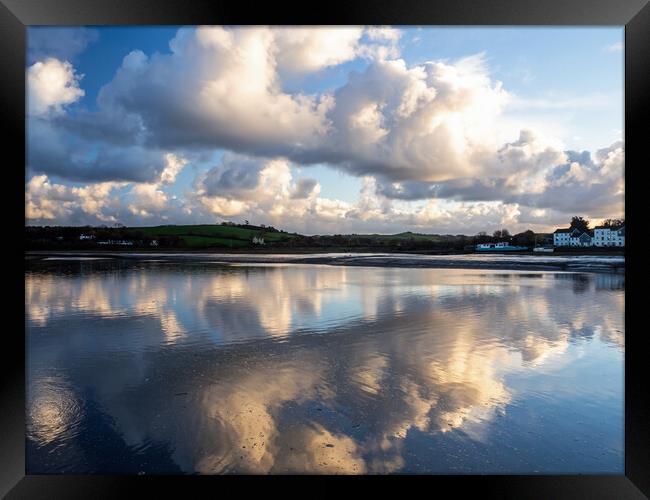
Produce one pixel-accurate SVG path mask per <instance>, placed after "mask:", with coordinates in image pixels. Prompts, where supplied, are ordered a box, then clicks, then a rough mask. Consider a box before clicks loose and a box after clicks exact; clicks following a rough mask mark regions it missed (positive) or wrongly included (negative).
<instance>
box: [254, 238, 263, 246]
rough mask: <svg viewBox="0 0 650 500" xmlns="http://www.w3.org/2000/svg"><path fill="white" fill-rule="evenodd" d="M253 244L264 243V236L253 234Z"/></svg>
mask: <svg viewBox="0 0 650 500" xmlns="http://www.w3.org/2000/svg"><path fill="white" fill-rule="evenodd" d="M253 244H254V245H264V238H263V237H262V236H259V237H258V236H253Z"/></svg>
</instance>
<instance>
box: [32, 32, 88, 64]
mask: <svg viewBox="0 0 650 500" xmlns="http://www.w3.org/2000/svg"><path fill="white" fill-rule="evenodd" d="M98 39H99V32H98V31H97V30H93V29H89V28H75V29H70V28H66V27H62V28H59V27H50V26H32V27H29V28H28V30H27V61H28V64H32V63H34V62H36V61H39V60H42V59H45V58H46V57H56V58H57V59H61V60H68V61H72V60H74V59H75V58H76V57H77V56H78V55H79V54H81V53H82V52H83V51H84V50H85V49H86V47H87V46H88V45H89V44H91V43H93V42H95V41H97V40H98Z"/></svg>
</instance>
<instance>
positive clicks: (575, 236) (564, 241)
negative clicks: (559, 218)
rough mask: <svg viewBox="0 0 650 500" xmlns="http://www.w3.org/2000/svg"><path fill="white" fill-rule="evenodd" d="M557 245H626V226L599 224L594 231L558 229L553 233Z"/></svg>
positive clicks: (554, 242)
mask: <svg viewBox="0 0 650 500" xmlns="http://www.w3.org/2000/svg"><path fill="white" fill-rule="evenodd" d="M553 245H554V246H556V247H592V246H597V247H624V246H625V226H620V227H615V228H614V227H605V226H598V227H596V228H595V229H594V230H593V231H591V230H587V231H580V230H579V229H575V228H567V229H556V230H555V232H554V233H553Z"/></svg>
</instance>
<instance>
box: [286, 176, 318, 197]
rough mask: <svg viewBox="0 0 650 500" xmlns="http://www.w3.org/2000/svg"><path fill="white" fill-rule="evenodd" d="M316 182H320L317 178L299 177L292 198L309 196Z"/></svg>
mask: <svg viewBox="0 0 650 500" xmlns="http://www.w3.org/2000/svg"><path fill="white" fill-rule="evenodd" d="M316 184H318V182H317V181H316V180H315V179H308V178H303V179H298V181H297V182H296V188H295V189H294V191H293V193H291V198H293V199H295V200H301V199H304V198H307V197H308V196H309V195H310V194H311V193H312V191H314V188H315V187H316Z"/></svg>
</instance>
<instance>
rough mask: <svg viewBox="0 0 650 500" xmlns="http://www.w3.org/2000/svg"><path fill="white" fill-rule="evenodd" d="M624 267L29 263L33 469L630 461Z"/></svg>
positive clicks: (434, 467) (567, 465)
mask: <svg viewBox="0 0 650 500" xmlns="http://www.w3.org/2000/svg"><path fill="white" fill-rule="evenodd" d="M624 279H625V278H624V275H623V274H617V273H582V272H558V271H548V270H542V271H530V270H528V271H522V270H515V271H508V270H503V269H498V270H493V269H447V268H444V269H439V268H408V267H400V268H397V267H365V266H362V265H354V266H332V265H318V264H292V263H277V262H271V263H263V264H255V263H244V262H240V263H216V262H209V261H205V260H201V259H193V260H173V259H171V260H164V259H163V260H161V259H156V258H154V257H150V258H142V259H139V260H133V259H132V260H129V259H88V258H81V259H79V258H74V257H67V258H64V259H61V258H57V259H53V260H40V261H36V260H34V261H29V262H27V268H26V275H25V287H26V296H25V305H26V326H27V328H26V349H27V355H26V361H27V417H28V418H27V472H28V473H30V474H41V473H66V474H86V473H101V474H123V473H124V474H179V473H189V474H193V473H199V474H218V473H345V474H355V473H389V472H390V473H440V474H456V473H472V474H476V473H509V474H516V473H544V474H576V473H616V474H622V473H623V472H624V466H623V457H624V453H623V431H624V390H623V389H624V387H623V385H624V384H623V373H624V317H623V315H624V303H625V292H624V286H625V282H624Z"/></svg>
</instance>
